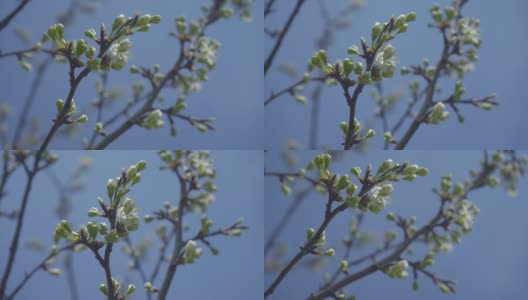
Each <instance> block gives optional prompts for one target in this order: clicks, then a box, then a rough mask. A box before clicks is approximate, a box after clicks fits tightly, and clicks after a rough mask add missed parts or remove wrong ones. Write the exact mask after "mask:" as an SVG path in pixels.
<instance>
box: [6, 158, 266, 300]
mask: <svg viewBox="0 0 528 300" xmlns="http://www.w3.org/2000/svg"><path fill="white" fill-rule="evenodd" d="M55 153H57V154H58V155H59V156H60V161H59V162H58V163H57V165H56V166H54V167H53V170H54V172H55V173H56V174H58V176H59V177H60V178H61V180H62V181H66V180H67V178H68V176H69V174H71V172H72V170H73V169H74V168H75V166H76V165H77V163H78V161H79V158H80V156H82V155H88V156H90V157H92V159H93V167H92V169H91V170H90V171H89V172H88V173H87V174H86V175H85V176H83V178H84V183H85V189H84V190H83V191H82V192H81V193H79V194H78V195H77V196H76V197H75V198H74V199H73V212H72V214H71V217H70V222H71V224H72V227H73V228H75V229H76V228H78V226H79V225H80V224H81V223H86V222H87V221H89V220H90V218H88V217H87V215H86V214H87V211H88V210H89V209H90V208H91V207H93V206H97V197H98V196H102V197H104V195H105V194H106V181H107V180H108V178H113V177H116V176H118V175H119V173H120V169H121V168H127V167H128V166H130V165H131V164H135V163H137V162H138V161H139V160H142V159H144V160H146V161H147V163H148V168H147V169H146V170H145V171H143V172H142V181H141V182H140V183H139V184H138V185H136V186H135V187H134V188H133V189H132V191H131V193H130V196H131V197H132V198H134V200H135V201H136V205H137V207H138V208H139V209H140V212H141V214H142V215H144V214H147V213H149V212H151V211H153V210H155V209H159V208H161V206H162V203H163V202H164V201H166V200H169V201H171V203H176V202H175V201H176V200H177V195H178V193H179V191H178V184H177V179H176V177H175V176H174V174H171V173H170V172H160V171H158V168H159V166H161V165H162V163H161V160H160V159H159V157H158V156H157V154H156V153H155V152H154V151H105V152H101V151H97V152H78V151H56V152H55ZM211 157H212V159H213V161H214V163H215V166H216V168H217V179H216V185H217V187H218V192H217V193H216V202H215V203H214V204H212V205H211V206H210V208H209V211H208V216H209V218H210V219H212V220H213V222H214V224H215V228H216V227H226V226H229V225H231V224H233V223H234V222H235V221H236V220H237V219H238V218H240V217H243V218H244V220H245V221H244V222H245V224H247V225H248V226H249V227H250V229H249V231H247V232H245V233H244V234H243V235H242V236H241V237H240V238H235V237H222V236H221V237H216V238H213V239H211V240H210V241H211V242H212V243H213V245H214V246H215V247H217V248H218V249H219V250H220V254H219V256H212V255H211V254H210V252H209V251H208V250H205V249H204V255H203V256H202V257H201V258H200V259H199V260H198V261H197V262H196V263H194V264H193V265H189V266H184V267H181V268H180V269H179V270H178V272H177V273H176V276H175V277H174V281H173V284H172V289H171V291H172V293H171V294H170V295H171V297H176V296H179V297H183V298H186V299H191V298H192V299H218V295H223V297H224V296H225V297H226V299H240V300H242V299H244V300H245V299H258V298H259V297H261V295H262V293H263V290H262V281H263V273H262V253H263V252H262V249H263V246H262V234H263V224H264V221H263V218H264V215H263V214H262V211H263V203H264V202H263V194H264V191H263V186H262V182H263V178H262V176H263V175H262V168H263V154H262V152H261V151H212V152H211ZM11 180H12V181H11V182H10V184H9V186H8V192H9V194H8V195H7V197H6V198H4V199H3V201H2V208H1V209H2V211H9V209H10V208H14V207H15V206H16V205H17V204H18V203H19V201H20V200H19V199H20V197H21V193H22V191H23V187H24V186H23V185H24V183H25V178H24V174H22V172H19V173H16V174H15V175H14V177H13V178H12V179H11ZM29 201H30V202H29V204H28V209H27V215H26V223H25V224H24V227H23V231H22V236H21V246H20V248H19V251H18V253H17V254H18V255H17V260H16V263H15V265H14V269H13V275H12V277H11V280H10V282H9V291H11V290H12V288H13V286H14V284H15V283H18V282H19V281H20V280H21V279H22V278H23V274H24V272H25V271H28V270H30V269H31V268H33V267H34V266H35V265H36V264H37V262H39V261H40V260H42V258H43V257H44V253H35V252H34V251H31V250H28V249H26V248H25V247H24V246H23V245H24V242H25V241H27V240H29V239H38V240H41V241H42V242H43V243H44V244H45V245H46V246H47V247H48V249H49V247H50V246H51V244H52V240H53V232H54V229H55V226H56V224H57V222H58V220H57V219H56V217H55V215H54V214H53V210H54V208H55V206H56V204H57V201H58V194H57V192H56V189H55V188H54V187H53V186H52V185H51V183H50V180H48V178H47V175H46V174H45V173H42V174H40V175H39V176H38V177H37V179H36V182H35V185H34V188H33V191H32V194H31V198H30V200H29ZM189 220H191V221H189V224H190V225H191V226H194V227H192V228H194V229H196V225H197V222H198V220H199V216H194V217H190V219H189ZM13 224H14V223H12V222H11V223H8V222H7V221H6V219H5V218H2V219H0V226H2V228H4V229H3V232H7V233H9V234H2V235H1V237H0V244H1V245H3V246H2V247H1V249H0V256H1V261H2V266H4V263H5V259H6V255H7V250H8V247H7V245H8V244H9V242H8V241H10V239H11V237H12V233H13ZM154 228H155V225H153V223H151V224H148V225H146V224H143V223H142V224H141V226H140V229H139V230H138V231H137V232H134V233H133V234H132V235H131V237H132V239H133V241H136V242H138V241H140V240H142V239H144V238H146V237H149V236H152V238H153V240H154V241H156V237H155V236H154V233H153V231H154ZM194 233H195V230H191V232H189V234H194ZM158 245H159V244H158V243H154V245H153V248H152V251H151V252H150V255H149V258H150V259H151V260H150V263H149V264H147V265H148V269H149V270H150V269H151V268H152V267H153V261H154V260H155V259H156V257H157V254H156V253H157V252H158V250H157V249H158V248H157V246H158ZM127 263H128V261H127V259H126V257H125V255H124V253H123V252H122V251H121V249H120V247H114V251H113V254H112V270H113V272H114V274H116V278H119V279H121V280H122V279H123V278H124V275H125V274H126V271H127ZM58 266H60V265H58ZM74 267H75V270H76V275H77V280H78V285H79V288H80V294H81V295H82V296H81V299H101V293H100V292H99V290H98V286H99V284H101V283H103V282H104V280H105V279H104V278H105V277H104V273H103V270H102V268H101V267H100V266H99V265H98V264H97V262H96V260H95V258H94V257H93V254H91V253H89V252H87V251H86V252H82V253H78V254H75V256H74ZM2 271H3V268H2ZM165 271H166V268H165V267H163V268H162V269H161V273H160V276H159V277H158V280H159V279H160V278H163V274H164V273H165ZM149 272H150V271H149ZM132 278H133V281H134V283H136V285H137V287H138V289H137V292H136V297H134V298H133V299H145V295H144V293H143V287H142V286H143V284H142V283H141V282H140V279H139V276H133V277H132ZM159 284H160V282H159V281H158V282H156V283H155V285H158V286H159ZM44 295H45V298H47V299H64V297H65V295H68V290H67V289H66V277H65V275H62V276H60V277H58V278H56V277H53V276H50V275H48V274H46V273H44V272H39V273H38V274H36V275H35V277H34V278H33V279H32V280H31V281H30V282H29V283H28V285H27V286H26V288H24V289H23V290H22V291H21V292H20V294H19V297H17V299H37V298H41V297H42V296H44Z"/></svg>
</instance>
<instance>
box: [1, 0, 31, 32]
mask: <svg viewBox="0 0 528 300" xmlns="http://www.w3.org/2000/svg"><path fill="white" fill-rule="evenodd" d="M28 3H29V0H22V1H20V3H19V4H18V6H17V7H16V8H15V9H14V10H13V11H12V12H11V13H9V14H8V15H7V16H6V17H5V18H4V19H3V20H2V21H0V31H2V30H4V29H5V28H6V27H7V25H8V24H9V22H11V21H12V20H13V18H14V17H15V16H16V15H17V14H18V13H20V12H21V11H22V9H24V6H26V4H28Z"/></svg>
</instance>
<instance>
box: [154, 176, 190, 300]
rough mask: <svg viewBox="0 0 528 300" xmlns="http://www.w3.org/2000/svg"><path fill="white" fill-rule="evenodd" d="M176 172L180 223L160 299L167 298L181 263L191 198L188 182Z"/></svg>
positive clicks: (177, 227) (176, 228)
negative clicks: (184, 215)
mask: <svg viewBox="0 0 528 300" xmlns="http://www.w3.org/2000/svg"><path fill="white" fill-rule="evenodd" d="M175 172H176V175H177V176H178V180H179V183H180V202H179V203H178V224H177V226H175V228H174V229H175V233H176V241H175V244H174V249H173V251H172V259H171V261H170V264H169V266H168V267H167V273H166V275H165V279H164V280H163V284H162V286H161V288H160V289H159V291H158V300H165V299H166V298H167V295H168V293H169V289H170V286H171V283H172V279H173V278H174V274H175V273H176V270H177V268H178V265H179V264H180V258H181V254H182V250H183V248H184V247H185V245H184V241H183V212H184V210H185V207H186V205H187V201H188V200H189V193H190V189H189V187H187V182H186V181H185V179H184V178H183V177H182V176H181V175H180V174H179V172H178V170H177V169H176V170H175Z"/></svg>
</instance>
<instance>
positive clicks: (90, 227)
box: [86, 222, 99, 240]
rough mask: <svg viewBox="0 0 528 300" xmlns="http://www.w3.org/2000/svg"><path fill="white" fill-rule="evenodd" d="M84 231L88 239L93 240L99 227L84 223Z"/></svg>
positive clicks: (91, 223) (92, 223)
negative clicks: (87, 234) (88, 236)
mask: <svg viewBox="0 0 528 300" xmlns="http://www.w3.org/2000/svg"><path fill="white" fill-rule="evenodd" d="M86 229H87V230H88V233H89V234H90V237H91V238H92V239H94V240H95V238H96V237H97V233H98V232H99V226H98V225H97V223H94V222H88V223H86Z"/></svg>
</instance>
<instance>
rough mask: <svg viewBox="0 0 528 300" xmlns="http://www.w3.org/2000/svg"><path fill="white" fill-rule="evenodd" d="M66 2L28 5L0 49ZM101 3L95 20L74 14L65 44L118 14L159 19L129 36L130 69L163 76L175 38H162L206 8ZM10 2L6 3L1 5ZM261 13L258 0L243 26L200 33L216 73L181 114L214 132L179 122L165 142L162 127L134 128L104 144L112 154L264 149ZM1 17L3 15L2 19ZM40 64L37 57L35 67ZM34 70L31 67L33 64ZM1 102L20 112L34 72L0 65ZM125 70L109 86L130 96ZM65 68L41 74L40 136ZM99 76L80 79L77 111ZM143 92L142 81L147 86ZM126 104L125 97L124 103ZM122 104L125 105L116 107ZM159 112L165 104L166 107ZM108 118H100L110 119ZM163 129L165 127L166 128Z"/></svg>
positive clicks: (48, 21)
mask: <svg viewBox="0 0 528 300" xmlns="http://www.w3.org/2000/svg"><path fill="white" fill-rule="evenodd" d="M11 2H12V1H9V3H6V2H3V3H2V4H1V5H0V11H2V12H5V11H8V10H9V9H10V8H11V7H12V5H11ZM69 2H70V1H67V0H58V1H31V2H30V3H29V4H28V5H27V6H26V8H25V9H24V10H23V11H22V12H21V13H20V14H19V15H18V16H17V17H16V18H15V19H14V21H13V22H12V23H11V24H10V26H9V27H8V28H6V29H5V30H4V31H2V32H1V33H0V39H2V45H1V46H0V49H1V50H2V51H13V50H20V49H23V48H25V47H27V46H24V45H23V44H22V43H21V42H20V41H19V40H18V39H17V38H16V37H15V34H14V33H13V32H14V29H15V28H17V27H20V28H23V29H26V30H29V31H31V33H32V37H33V38H32V41H34V42H37V41H38V40H40V37H41V35H42V33H44V32H45V31H47V28H48V27H49V26H50V25H52V24H54V23H55V22H56V20H55V16H56V14H57V13H58V12H60V11H61V10H64V9H65V8H66V7H67V5H68V3H69ZM97 2H98V3H100V5H99V9H98V10H97V12H96V14H95V15H79V16H78V18H77V22H76V23H75V24H74V25H72V26H71V27H68V28H66V29H65V36H66V38H69V39H79V38H83V37H84V31H85V30H87V29H90V28H99V26H100V24H101V23H105V24H106V25H107V26H109V25H111V23H112V22H113V20H114V18H115V17H116V16H118V15H119V14H125V15H134V14H135V13H136V12H141V13H150V14H159V15H161V16H162V23H161V24H158V25H156V26H153V27H152V28H151V30H150V31H149V32H148V33H142V34H136V35H134V36H133V37H132V53H133V56H132V58H131V59H130V60H129V66H130V65H133V64H135V65H138V66H140V65H144V66H149V67H150V66H152V65H154V64H160V65H161V72H167V70H168V68H169V66H170V65H172V64H173V63H174V62H175V61H176V57H177V54H178V45H177V42H176V40H174V39H173V38H169V36H168V33H169V32H170V31H175V25H174V24H175V23H174V19H175V18H176V17H177V16H186V17H187V18H188V19H197V18H198V17H199V16H201V11H200V6H201V5H203V4H209V3H210V1H206V0H200V1H195V0H183V1H127V2H123V1H97ZM8 4H9V5H8ZM261 11H262V3H261V1H257V2H256V3H255V6H254V8H253V12H254V19H253V21H252V22H250V23H245V22H243V21H242V20H240V19H239V18H232V19H230V20H227V21H225V20H221V21H220V22H218V23H217V24H215V25H214V26H211V27H210V28H209V29H208V30H207V34H208V35H209V36H210V37H212V38H214V39H216V40H218V41H220V42H221V44H222V46H221V48H220V50H219V55H218V61H217V68H216V69H215V70H214V71H213V72H212V73H211V74H210V75H209V81H208V82H206V83H205V84H204V88H203V90H202V91H201V92H199V93H196V94H193V95H191V96H189V97H188V110H187V111H186V112H185V114H188V115H192V116H194V117H196V118H208V117H215V118H216V121H215V123H214V126H215V127H216V131H214V132H209V133H205V134H200V132H198V130H196V129H195V128H192V127H190V126H189V125H188V124H187V123H184V122H178V123H177V129H178V136H177V137H176V138H172V137H171V136H170V132H169V127H168V126H166V127H165V128H163V129H161V130H155V131H147V130H144V129H143V128H134V129H132V130H130V131H129V132H128V133H126V134H125V135H124V136H123V137H122V138H121V139H119V140H118V141H116V142H115V143H114V144H112V145H111V146H110V148H111V149H160V148H178V147H179V148H182V147H185V148H192V149H260V148H262V145H263V111H262V102H261V99H262V97H261V95H262V88H263V87H262V86H263V85H262V73H261V72H256V70H260V69H261V68H262V64H261V57H262V36H261V32H262V22H263V21H262V19H263V18H262V13H255V12H261ZM2 15H4V13H2ZM42 58H44V55H39V56H38V57H37V58H36V59H35V61H39V60H40V59H42ZM34 67H36V64H35V65H34ZM0 70H2V71H1V72H0V82H1V84H0V88H1V89H2V96H0V102H6V103H8V104H10V105H11V106H12V107H13V113H14V114H15V115H17V113H18V112H19V111H20V109H21V105H22V104H21V103H22V102H23V99H25V97H26V95H27V93H28V88H29V85H30V82H31V80H32V79H33V74H34V73H30V74H28V73H26V72H25V71H23V70H22V68H21V67H20V66H19V65H18V62H17V61H16V58H15V57H9V58H3V59H0ZM127 70H128V67H127V68H126V69H125V70H123V71H121V72H117V71H113V72H111V73H110V76H109V86H110V87H115V88H120V89H122V90H123V91H125V92H127V93H130V85H131V83H133V82H139V81H141V79H140V77H139V76H137V75H131V74H129V73H128V71H127ZM67 72H68V69H67V65H66V64H60V63H54V64H53V66H52V67H51V68H49V70H48V72H47V73H46V76H45V80H44V81H43V84H42V86H41V89H40V90H39V92H38V94H37V99H36V101H35V105H34V107H32V114H31V115H32V116H35V115H37V116H39V117H40V120H41V126H42V128H43V130H46V132H47V130H48V128H49V127H50V125H51V122H50V120H51V119H53V118H54V117H55V113H56V112H55V100H56V99H57V98H62V99H65V98H66V95H67V92H68V73H67ZM99 77H100V73H99V74H90V76H88V77H87V78H86V79H85V80H83V81H82V83H81V86H80V88H79V89H78V91H77V93H76V97H75V100H76V103H77V107H79V108H86V107H88V105H89V103H90V102H91V101H92V100H93V99H94V97H95V96H96V93H95V80H96V79H98V78H99ZM147 87H148V83H147ZM164 95H165V96H166V99H167V101H170V102H169V103H173V102H174V101H175V99H176V97H177V94H176V93H175V92H174V91H170V92H165V93H164ZM126 100H128V99H126ZM122 103H125V101H122ZM165 106H168V105H167V104H165ZM110 114H111V113H110V112H107V113H106V115H107V116H108V115H110ZM89 117H90V121H89V122H88V123H87V124H84V126H83V127H84V128H85V130H84V131H83V133H84V135H83V136H86V135H87V134H88V133H90V134H91V132H92V130H93V128H94V126H95V120H96V117H95V115H94V114H93V113H92V115H89ZM14 120H16V119H13V118H12V119H11V123H10V124H9V125H10V128H11V129H12V128H14V126H15V121H14ZM167 124H168V123H167ZM81 147H82V145H81V143H80V139H75V140H73V141H72V140H64V139H61V140H60V141H59V139H56V140H55V141H54V142H53V143H52V144H51V149H79V148H81Z"/></svg>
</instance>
